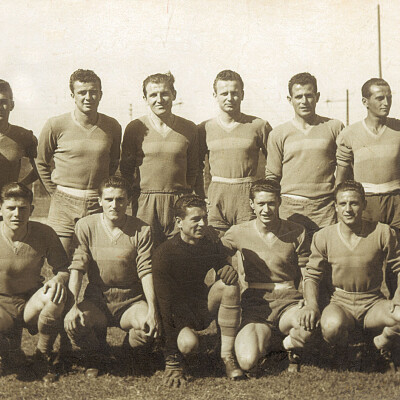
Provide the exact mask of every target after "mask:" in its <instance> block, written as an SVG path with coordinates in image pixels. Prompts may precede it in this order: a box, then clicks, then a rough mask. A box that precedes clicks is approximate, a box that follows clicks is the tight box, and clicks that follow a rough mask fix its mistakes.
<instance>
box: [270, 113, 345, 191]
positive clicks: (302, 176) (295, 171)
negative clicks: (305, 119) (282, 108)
mask: <svg viewBox="0 0 400 400" xmlns="http://www.w3.org/2000/svg"><path fill="white" fill-rule="evenodd" d="M342 129H343V124H342V123H341V122H340V121H338V120H336V119H329V118H325V117H320V116H317V122H316V125H313V126H311V127H310V128H309V129H308V130H306V131H304V130H302V129H300V128H299V127H298V126H296V125H295V124H294V122H293V121H289V122H286V123H284V124H282V125H279V126H277V127H276V128H275V129H273V130H272V132H271V133H270V135H269V138H268V146H267V148H268V158H267V166H266V177H267V178H269V179H276V180H278V181H280V184H281V188H282V189H281V191H282V194H291V195H296V196H303V197H308V198H318V197H323V196H327V195H329V194H331V193H333V189H334V184H335V176H334V173H335V169H336V139H337V137H338V135H339V133H340V131H341V130H342Z"/></svg>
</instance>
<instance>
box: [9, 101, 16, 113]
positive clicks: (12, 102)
mask: <svg viewBox="0 0 400 400" xmlns="http://www.w3.org/2000/svg"><path fill="white" fill-rule="evenodd" d="M14 107H15V103H14V100H11V107H10V111H12V110H14Z"/></svg>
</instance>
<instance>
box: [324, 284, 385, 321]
mask: <svg viewBox="0 0 400 400" xmlns="http://www.w3.org/2000/svg"><path fill="white" fill-rule="evenodd" d="M385 300H386V298H385V296H384V295H383V294H382V292H381V291H380V290H377V291H375V292H372V293H350V292H345V291H344V290H335V291H334V292H333V295H332V297H331V304H335V305H336V306H338V307H340V308H341V309H343V310H345V311H346V312H347V313H348V314H350V315H352V316H353V318H354V319H355V321H356V323H357V324H359V325H361V326H363V327H364V320H365V317H366V315H367V313H368V311H369V310H370V309H371V308H372V307H373V306H374V305H375V304H377V303H379V302H381V301H385Z"/></svg>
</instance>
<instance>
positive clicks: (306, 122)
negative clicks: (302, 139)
mask: <svg viewBox="0 0 400 400" xmlns="http://www.w3.org/2000/svg"><path fill="white" fill-rule="evenodd" d="M317 117H318V116H317V114H313V115H311V116H309V117H307V118H303V117H301V116H300V115H297V114H294V121H295V123H296V124H297V125H298V126H299V127H300V128H301V129H307V128H309V127H310V126H314V125H315V124H316V121H317Z"/></svg>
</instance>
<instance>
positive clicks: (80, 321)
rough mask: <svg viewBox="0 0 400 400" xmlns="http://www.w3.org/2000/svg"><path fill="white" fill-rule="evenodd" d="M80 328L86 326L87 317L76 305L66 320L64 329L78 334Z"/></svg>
mask: <svg viewBox="0 0 400 400" xmlns="http://www.w3.org/2000/svg"><path fill="white" fill-rule="evenodd" d="M80 326H85V315H84V314H83V312H82V311H81V310H80V309H79V308H78V306H77V305H76V304H74V305H73V306H72V308H71V309H70V310H69V311H68V312H67V314H66V316H65V318H64V329H65V330H66V332H69V333H72V334H76V333H77V331H78V330H79V327H80Z"/></svg>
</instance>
